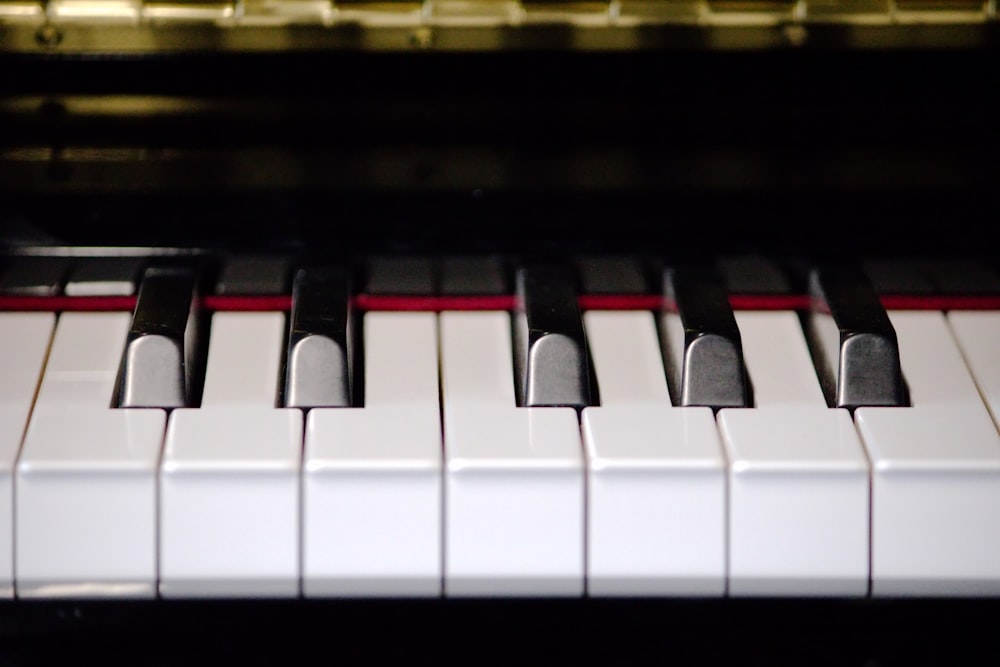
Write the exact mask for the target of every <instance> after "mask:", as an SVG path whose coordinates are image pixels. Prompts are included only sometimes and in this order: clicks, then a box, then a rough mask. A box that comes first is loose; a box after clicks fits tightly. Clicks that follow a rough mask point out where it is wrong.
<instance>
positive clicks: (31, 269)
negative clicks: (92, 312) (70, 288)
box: [0, 257, 70, 296]
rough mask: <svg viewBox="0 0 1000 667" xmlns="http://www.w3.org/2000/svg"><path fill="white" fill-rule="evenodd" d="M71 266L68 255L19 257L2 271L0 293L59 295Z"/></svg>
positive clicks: (0, 274)
mask: <svg viewBox="0 0 1000 667" xmlns="http://www.w3.org/2000/svg"><path fill="white" fill-rule="evenodd" d="M69 268H70V259H69V258H68V257H18V258H16V259H14V260H13V261H12V262H11V263H10V265H9V266H7V268H6V269H4V271H3V272H2V273H0V294H16V295H24V296H57V295H59V294H60V293H62V289H63V283H64V281H65V278H66V272H67V271H68V270H69Z"/></svg>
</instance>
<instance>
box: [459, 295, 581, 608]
mask: <svg viewBox="0 0 1000 667" xmlns="http://www.w3.org/2000/svg"><path fill="white" fill-rule="evenodd" d="M440 327H441V370H442V385H443V397H444V419H445V424H444V434H445V461H446V476H445V477H446V481H445V503H446V505H445V536H446V539H445V543H446V544H445V559H444V562H445V592H446V594H448V595H580V594H581V593H583V587H584V584H583V577H584V536H583V532H584V516H583V514H584V478H583V460H582V452H581V446H580V434H579V426H578V424H577V419H576V413H575V411H574V410H572V409H566V408H518V407H516V406H515V403H514V387H513V366H512V357H511V338H510V330H511V329H510V319H509V316H508V315H507V314H506V313H453V312H446V313H443V314H442V315H441V316H440Z"/></svg>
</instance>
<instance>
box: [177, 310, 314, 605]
mask: <svg viewBox="0 0 1000 667" xmlns="http://www.w3.org/2000/svg"><path fill="white" fill-rule="evenodd" d="M284 328H285V317H284V315H283V314H282V313H216V314H215V315H214V316H213V318H212V329H211V339H210V341H209V356H208V364H207V367H206V370H205V377H206V379H205V391H204V397H203V401H202V407H201V408H199V409H182V410H174V411H173V412H172V413H171V415H170V422H169V424H168V427H167V437H166V444H165V446H164V454H163V463H162V466H161V469H160V494H161V495H160V594H161V595H163V596H165V597H174V596H181V597H186V596H197V597H204V596H289V595H295V594H297V593H298V590H299V462H300V458H301V449H302V421H303V419H302V412H301V411H300V410H294V409H288V410H286V409H276V408H274V405H275V394H276V388H277V383H278V377H279V367H280V358H281V354H282V340H283V337H284Z"/></svg>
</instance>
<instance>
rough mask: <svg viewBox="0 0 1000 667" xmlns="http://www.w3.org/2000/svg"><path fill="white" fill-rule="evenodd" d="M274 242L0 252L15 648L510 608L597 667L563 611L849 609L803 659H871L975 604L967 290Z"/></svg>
mask: <svg viewBox="0 0 1000 667" xmlns="http://www.w3.org/2000/svg"><path fill="white" fill-rule="evenodd" d="M284 259H286V258H271V257H227V258H221V259H220V258H210V261H209V262H208V263H209V264H211V263H212V262H216V263H217V264H218V266H211V268H210V269H206V268H205V264H206V261H205V258H203V257H202V258H198V261H197V262H191V261H189V260H190V258H187V259H185V260H177V259H176V258H173V259H166V261H164V258H155V261H154V260H150V261H146V260H138V259H135V260H134V261H130V262H127V263H123V262H122V261H121V259H120V258H116V259H114V260H111V259H108V258H92V257H91V258H77V259H76V260H75V261H73V262H71V263H70V262H65V261H60V262H55V263H53V262H52V261H51V260H52V258H43V257H31V258H17V259H14V260H11V261H10V262H9V263H8V266H7V269H6V271H5V272H0V293H2V295H0V311H2V312H0V341H2V342H3V344H2V346H0V369H2V372H3V377H4V382H3V385H2V387H0V392H2V396H0V414H2V415H3V418H2V419H0V592H2V593H3V594H4V595H5V596H6V597H7V598H9V600H10V601H9V602H5V603H3V604H4V606H6V607H9V608H13V609H16V610H17V612H16V614H12V615H11V616H10V621H9V622H10V623H12V624H15V625H12V626H11V627H12V628H13V627H16V631H15V632H12V633H11V636H16V637H17V638H18V642H28V641H30V639H29V638H30V637H31V636H32V628H33V627H37V628H39V629H40V628H50V627H52V626H53V625H55V626H59V625H60V624H62V625H65V626H67V627H90V628H98V629H97V630H96V632H97V634H96V635H95V637H99V636H101V635H100V633H101V632H102V630H100V628H102V627H107V626H108V625H109V624H110V625H117V626H122V625H124V626H126V627H131V628H132V630H133V634H134V637H133V641H139V637H147V639H148V638H149V637H150V636H153V635H155V636H156V637H157V640H158V641H160V640H162V637H160V635H158V634H155V633H157V632H162V629H160V630H154V629H152V628H153V627H154V626H155V623H153V624H150V623H148V617H149V616H151V615H161V614H165V615H169V614H170V613H171V612H170V611H169V610H170V609H175V610H176V609H183V610H184V611H183V614H184V615H185V616H186V618H187V620H186V622H185V627H187V628H188V630H187V631H188V632H190V633H192V634H191V636H192V638H193V641H195V642H200V643H201V644H202V645H211V646H212V647H213V650H218V651H224V650H225V649H224V643H221V642H220V640H218V639H216V638H213V637H212V636H209V634H210V633H208V632H207V631H199V630H197V628H198V626H199V624H200V623H216V624H219V627H224V628H230V629H232V631H233V632H240V630H241V628H242V629H246V628H260V627H267V626H268V625H269V624H270V623H272V622H273V619H274V618H276V615H277V616H280V617H281V618H282V623H281V624H279V625H280V627H281V628H283V629H282V630H280V631H279V630H277V629H276V628H277V627H278V626H274V627H273V628H272V629H274V632H281V633H290V632H293V630H292V628H296V627H301V628H306V627H315V624H316V623H318V619H319V618H323V619H326V621H329V622H333V623H336V624H339V625H340V627H341V630H342V631H343V629H344V628H347V627H349V628H351V634H352V640H361V641H362V643H364V642H369V643H373V644H377V643H378V642H379V641H380V639H379V637H380V635H379V632H378V631H377V630H376V629H374V628H373V627H371V626H379V627H381V626H382V625H386V626H387V627H389V626H391V627H394V628H396V629H397V631H398V630H399V629H400V628H402V627H408V628H409V631H408V632H404V633H403V635H400V636H405V637H407V639H406V641H402V642H401V644H400V646H402V645H403V644H409V645H410V646H411V648H412V647H417V648H416V649H415V650H419V651H421V652H423V653H425V654H426V655H429V656H435V655H436V656H439V657H447V658H450V659H454V657H455V655H456V653H455V652H456V651H458V649H457V648H456V647H455V646H449V645H448V641H449V640H447V639H444V638H440V641H438V640H437V639H434V638H432V637H428V636H425V633H424V632H423V631H418V630H416V628H428V627H433V626H434V624H435V623H441V624H442V626H450V627H457V628H461V629H462V631H463V632H465V633H467V634H471V635H475V634H477V633H480V632H483V628H484V627H485V626H488V625H490V624H495V623H508V624H509V623H511V622H512V621H511V617H516V619H517V621H516V622H514V624H513V625H512V626H511V627H519V628H521V630H522V632H523V633H524V635H523V639H524V642H525V646H529V647H534V648H536V649H540V650H544V651H555V650H558V651H559V652H561V653H564V652H565V653H568V654H570V655H581V656H583V655H586V656H587V657H588V658H594V657H600V656H603V657H604V658H606V659H607V660H613V659H614V656H615V655H618V654H617V653H616V650H618V649H616V647H615V646H614V645H613V644H612V643H611V642H610V640H609V641H607V642H605V641H602V640H601V638H600V635H599V634H596V635H594V636H588V637H585V638H580V637H577V638H573V639H572V640H571V635H572V634H573V632H572V630H571V628H575V627H590V628H591V629H592V630H594V629H595V628H596V629H598V630H599V629H600V627H602V626H607V627H614V628H615V633H614V634H615V636H616V637H619V638H620V637H622V636H623V635H624V636H633V637H634V638H636V639H637V640H641V642H643V643H644V645H646V646H647V647H651V648H654V649H655V650H659V651H671V652H675V657H677V659H680V660H683V659H684V658H685V656H688V657H691V656H695V655H697V656H698V658H699V660H701V659H702V658H706V659H707V660H708V661H709V662H712V661H717V662H729V661H734V660H737V659H738V658H737V653H738V651H737V645H739V644H742V645H743V646H744V647H745V648H746V649H747V650H750V651H751V652H752V651H754V650H757V651H760V652H762V653H764V652H766V651H768V649H769V648H770V646H765V644H768V643H769V642H771V641H774V637H775V636H776V635H778V634H781V632H780V630H778V629H776V624H777V626H780V625H781V624H785V627H787V628H789V629H792V628H794V632H797V633H799V635H798V636H797V637H796V638H794V639H788V640H787V641H789V642H790V643H791V644H792V645H793V646H799V647H800V648H801V649H802V650H805V649H806V648H807V646H808V645H809V644H810V643H814V642H831V643H836V640H835V639H834V638H833V637H831V636H830V635H831V634H832V633H833V630H832V629H833V628H837V630H836V632H837V633H842V632H849V631H850V630H848V629H845V628H855V630H856V632H857V633H858V637H857V638H855V639H854V640H852V641H849V642H846V643H844V644H843V645H840V646H830V647H828V648H827V649H826V650H827V651H829V654H830V656H831V659H832V660H833V661H834V662H836V663H837V664H842V661H844V660H846V661H847V662H850V663H853V662H857V663H858V664H862V662H863V661H864V660H875V661H876V664H881V663H879V662H878V661H879V660H888V661H889V662H891V661H892V659H894V658H897V657H899V656H900V655H907V656H909V655H912V656H917V655H921V651H926V650H932V649H942V646H941V645H938V644H935V643H934V642H935V640H933V639H930V638H921V637H914V636H912V635H911V634H910V630H911V629H912V628H914V627H926V624H927V623H928V622H929V620H928V619H930V618H931V617H933V618H944V616H942V615H946V616H947V615H950V617H949V618H948V621H947V624H946V625H945V626H944V627H946V628H950V630H949V631H948V632H949V633H950V635H948V634H947V633H946V636H949V637H951V639H949V640H948V641H947V644H948V647H949V648H948V650H949V651H951V650H957V651H958V652H959V653H961V651H962V650H963V647H958V648H957V649H956V648H955V647H954V646H953V641H952V640H953V639H955V637H957V636H960V637H961V638H962V639H963V640H964V642H965V647H964V648H968V647H970V646H972V645H974V644H975V642H974V641H970V637H978V635H976V634H975V632H974V628H976V627H979V626H978V623H979V622H981V621H983V620H984V619H989V618H995V613H996V610H995V603H996V600H997V599H998V596H997V594H998V592H1000V555H998V554H1000V435H998V429H997V424H998V415H1000V361H998V360H1000V346H998V344H997V341H1000V296H998V295H1000V290H996V289H995V287H996V286H997V285H1000V276H994V275H993V274H992V273H990V274H989V279H988V280H986V281H984V280H983V276H982V274H979V273H975V271H971V272H970V268H969V267H967V266H950V267H944V268H942V267H928V266H924V265H921V264H919V263H914V264H913V265H911V266H906V267H900V266H892V267H885V266H882V265H879V264H870V265H866V266H860V267H846V268H845V267H835V268H836V270H834V268H833V267H828V270H826V271H820V270H818V269H816V267H808V268H807V269H805V270H804V271H800V272H799V273H796V271H795V270H794V269H790V268H789V267H787V266H780V265H777V264H774V263H771V262H767V261H763V260H759V259H746V258H739V259H738V260H733V261H732V262H723V261H720V262H719V263H717V264H716V265H713V266H711V267H710V268H709V270H706V269H705V267H695V268H692V267H674V266H662V265H660V264H658V263H657V262H655V261H648V260H646V259H642V260H636V259H634V258H628V259H623V260H620V261H619V260H616V261H613V262H608V261H592V262H591V261H585V260H581V261H580V262H579V263H577V264H575V265H573V266H572V267H569V268H567V267H566V266H562V265H560V266H558V267H552V266H537V265H530V264H522V263H520V262H517V261H511V262H508V261H498V260H497V259H496V258H463V259H461V260H455V261H454V262H451V263H449V262H445V263H444V264H443V265H436V266H430V264H429V263H427V262H421V261H414V260H409V259H407V260H400V259H398V258H376V259H373V260H372V261H371V263H368V264H365V265H364V266H363V267H361V268H358V267H351V270H349V271H348V270H344V267H329V266H321V265H317V264H316V263H315V262H314V261H308V262H307V261H301V262H299V261H295V260H291V261H283V260H284ZM104 263H107V264H108V266H107V267H104V268H100V265H102V264H104ZM112 264H115V266H111V265H112ZM25 265H31V266H25ZM192 266H197V267H198V268H197V270H192V269H191V267H192ZM164 267H166V268H164ZM890 269H891V270H890ZM46 271H53V272H55V275H58V278H45V279H44V280H43V279H40V276H41V275H42V274H44V273H45V272H46ZM171 271H173V272H174V273H171ZM178 275H180V276H181V281H180V283H179V284H180V285H181V287H180V288H179V289H178V288H177V284H178V283H176V282H174V283H170V285H172V287H170V288H169V289H168V288H164V284H165V279H164V276H167V279H166V282H167V283H169V282H170V280H174V279H175V278H176V277H177V276H178ZM195 275H197V280H196V281H195V280H193V278H192V277H193V276H195ZM942 275H944V276H946V277H948V278H949V279H950V280H952V283H953V284H955V283H957V284H958V285H959V287H958V288H954V289H952V290H951V291H948V292H946V291H945V290H944V289H943V288H942V287H940V285H942V284H945V283H946V282H947V281H946V280H945V279H944V278H940V276H942ZM962 275H965V276H967V277H969V276H972V277H971V278H969V280H968V282H967V283H966V284H965V285H964V288H963V285H962V280H961V276H962ZM918 279H926V283H924V282H920V280H918ZM991 280H992V281H995V282H992V283H991V282H990V281H991ZM810 281H811V282H810ZM184 294H186V295H187V296H186V297H185V296H184ZM713 295H714V296H713ZM720 295H721V297H720ZM894 362H895V364H896V365H895V367H894V366H893V363H894ZM894 383H895V384H894ZM734 388H735V390H736V392H735V393H733V389H734ZM845 396H849V397H853V398H850V399H845V398H844V397H845ZM137 397H144V398H137ZM838 406H839V407H838ZM432 600H437V601H438V602H437V603H432V602H429V601H432ZM572 601H576V604H574V603H573V602H572ZM150 605H155V606H152V607H151V606H150ZM723 605H725V606H723ZM317 608H322V609H323V613H322V614H319V615H317V614H316V613H315V612H316V610H317ZM134 609H144V610H145V611H143V612H141V613H140V614H139V616H137V617H136V618H146V620H147V622H144V624H143V625H130V623H133V622H134V621H132V620H131V614H132V613H133V611H130V610H134ZM310 610H312V611H310ZM762 610H767V611H766V613H764V612H762ZM195 619H200V620H195ZM554 619H562V620H560V621H556V620H554ZM654 619H655V622H654ZM88 623H89V625H88ZM609 624H610V625H609ZM665 628H673V629H672V630H669V629H665ZM682 629H686V630H684V631H683V632H682ZM257 631H258V632H259V631H260V630H257ZM790 631H792V630H790ZM966 633H971V634H970V635H969V636H967V635H966ZM116 636H118V635H116ZM81 641H82V640H81ZM95 641H97V640H96V639H95V638H94V637H90V638H88V639H87V640H86V641H85V642H84V643H86V644H87V645H88V646H91V645H92V644H93V643H94V642H95ZM258 641H263V640H258ZM311 645H312V644H310V646H311ZM130 646H131V645H126V646H124V647H123V646H119V647H118V649H117V650H116V652H115V653H114V657H115V658H119V657H123V656H126V655H128V652H129V651H130V650H133V649H135V650H139V649H138V647H137V646H131V648H130ZM261 646H262V649H261V651H262V652H261V656H260V657H261V658H262V659H264V656H267V655H268V653H267V650H268V649H267V648H264V647H265V646H266V647H270V644H265V643H262V644H261ZM314 650H315V647H314ZM353 650H360V649H357V648H355V649H353ZM372 650H373V651H374V653H373V655H376V654H380V652H381V654H382V655H383V657H385V655H384V654H385V653H386V652H388V653H391V652H392V649H389V648H388V647H382V648H381V649H379V650H375V649H374V648H373V649H372ZM792 653H793V654H794V653H795V652H794V651H793V652H792ZM515 654H516V651H514V649H513V648H511V647H500V648H497V650H496V651H495V652H494V654H493V658H494V659H495V660H496V661H497V662H505V661H508V660H509V659H515ZM873 656H874V657H873ZM400 657H401V656H400ZM401 659H402V657H401Z"/></svg>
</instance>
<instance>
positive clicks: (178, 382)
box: [118, 268, 197, 408]
mask: <svg viewBox="0 0 1000 667" xmlns="http://www.w3.org/2000/svg"><path fill="white" fill-rule="evenodd" d="M195 285H196V276H195V274H194V271H192V270H190V269H186V268H149V269H146V271H145V273H144V275H143V278H142V283H141V284H140V286H139V296H138V298H137V299H136V305H135V312H134V313H133V315H132V326H131V328H130V329H129V333H128V338H127V340H126V344H125V353H124V355H123V358H122V366H121V371H120V375H119V378H118V405H119V407H122V408H182V407H186V406H190V405H192V404H193V400H192V399H193V395H194V382H195V378H196V377H197V372H196V368H195V366H196V365H197V364H196V359H197V349H196V348H197V345H196V343H197V317H196V304H197V300H196V299H195Z"/></svg>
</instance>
